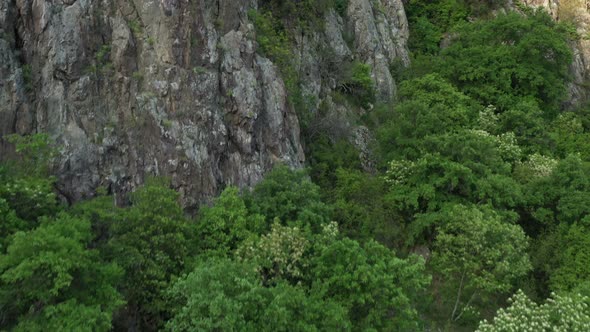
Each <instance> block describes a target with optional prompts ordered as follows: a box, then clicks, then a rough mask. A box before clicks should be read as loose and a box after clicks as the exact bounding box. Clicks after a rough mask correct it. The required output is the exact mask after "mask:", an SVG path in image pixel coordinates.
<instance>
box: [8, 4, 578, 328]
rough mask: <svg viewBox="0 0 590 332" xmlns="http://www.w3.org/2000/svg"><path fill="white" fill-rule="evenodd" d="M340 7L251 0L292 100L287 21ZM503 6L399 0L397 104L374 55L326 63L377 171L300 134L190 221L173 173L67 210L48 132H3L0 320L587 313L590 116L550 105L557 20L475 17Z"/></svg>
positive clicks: (446, 324) (467, 318)
mask: <svg viewBox="0 0 590 332" xmlns="http://www.w3.org/2000/svg"><path fill="white" fill-rule="evenodd" d="M346 6H347V2H346V1H339V0H335V1H328V0H326V1H298V2H281V1H262V2H261V6H260V10H259V11H258V12H251V13H250V16H251V19H252V20H253V21H254V24H255V25H256V28H257V29H258V30H257V32H258V36H257V40H258V43H259V44H260V50H261V51H262V52H264V53H265V55H266V56H268V57H269V58H271V59H272V60H273V61H275V63H277V65H279V66H280V68H281V72H282V75H283V76H284V78H285V81H286V84H287V86H288V87H289V92H290V93H291V97H292V99H291V103H292V104H293V105H295V104H297V103H299V102H301V99H303V98H304V96H303V94H301V91H299V90H298V89H299V85H300V84H299V83H300V80H301V78H300V77H299V76H298V73H297V72H296V71H295V69H294V68H295V67H294V66H293V64H292V63H291V62H290V61H291V59H290V58H289V56H288V50H289V47H290V46H289V45H290V44H291V42H292V40H291V39H290V38H292V36H290V35H289V33H290V32H289V31H293V29H300V30H305V29H317V28H318V24H320V23H319V22H321V19H320V18H321V17H322V15H324V14H325V12H326V10H328V9H330V8H335V9H336V11H337V12H339V13H340V14H342V13H343V12H344V11H345V9H346ZM497 6H498V4H496V3H494V2H486V5H485V6H482V5H476V3H475V2H460V1H455V0H444V1H435V2H428V4H426V3H425V2H422V1H413V0H411V1H410V2H409V5H408V7H407V10H408V17H409V22H410V30H411V31H415V34H414V35H413V37H412V40H411V43H410V45H411V48H412V52H413V61H412V65H411V66H410V67H409V68H403V67H399V66H396V65H395V64H392V66H391V68H392V72H393V73H392V74H394V76H395V77H397V78H398V79H399V81H400V82H399V83H400V84H399V91H398V97H397V100H395V101H391V102H389V103H384V102H377V99H376V98H375V91H374V86H373V83H372V82H373V81H372V79H371V77H370V68H368V67H367V66H368V65H366V64H364V63H360V62H357V61H353V62H351V63H350V64H348V66H344V67H342V68H340V69H341V70H342V71H343V72H342V73H339V75H338V76H339V77H341V78H342V80H341V81H340V82H339V84H340V87H341V91H340V92H341V93H343V94H347V95H348V96H349V97H351V98H353V99H356V101H357V103H356V104H354V107H355V108H358V109H362V112H364V114H361V115H359V116H358V118H357V119H356V120H357V121H358V122H359V123H361V124H363V125H365V126H367V127H368V128H370V129H371V132H372V135H373V136H374V137H375V142H374V144H373V146H371V153H372V155H373V158H374V159H375V161H376V162H375V167H374V169H373V170H372V171H373V172H367V171H366V169H365V168H363V163H362V161H361V160H360V157H359V153H358V151H357V150H356V148H355V147H354V146H353V144H351V143H350V142H349V141H348V140H346V139H342V138H341V137H333V136H330V134H329V133H327V132H322V133H315V134H314V135H313V136H308V137H306V138H305V139H307V146H306V149H307V155H308V161H309V162H308V168H307V169H306V170H295V171H294V170H290V169H288V168H287V167H284V166H277V167H276V168H275V169H274V170H273V171H272V172H270V173H269V174H268V175H267V176H266V178H265V179H264V180H262V181H261V182H260V183H259V184H257V185H256V186H255V187H254V188H252V189H251V190H247V189H244V190H239V189H237V188H234V187H227V188H226V189H225V190H224V191H223V192H222V193H221V194H220V196H219V197H217V198H216V199H214V200H213V201H212V202H211V204H210V205H209V206H203V207H202V208H201V209H200V211H199V213H198V214H197V215H196V216H187V215H185V213H184V212H183V210H182V208H181V207H180V205H179V203H178V195H179V194H178V193H177V192H176V191H174V190H172V189H170V186H169V183H168V182H167V181H166V179H151V180H149V181H147V182H146V184H145V185H144V186H143V187H141V188H139V189H138V190H137V191H135V192H134V193H132V194H131V195H130V197H129V200H128V202H127V204H123V205H124V206H117V205H115V201H114V199H113V197H112V196H110V195H108V188H105V189H104V190H102V191H101V192H99V193H97V195H96V197H95V198H94V199H91V200H88V201H85V202H81V203H77V204H74V205H72V206H66V205H65V204H62V203H60V201H59V200H58V195H57V192H56V191H55V188H54V182H55V179H54V178H53V177H51V176H49V175H50V167H49V164H50V161H51V158H52V156H53V155H54V153H55V150H54V149H55V148H56V147H55V146H53V145H52V144H50V142H49V140H48V137H47V136H45V135H30V136H26V137H18V136H12V137H8V138H6V139H7V140H8V141H9V142H11V143H12V144H14V146H15V151H16V153H17V154H16V157H15V158H14V159H13V160H10V161H9V162H6V163H4V164H2V165H0V232H1V233H0V236H1V238H0V325H1V326H2V328H6V329H8V330H16V331H42V330H64V331H109V330H141V331H154V330H169V331H201V330H203V331H234V330H237V331H254V330H263V331H349V330H350V331H433V330H446V331H463V330H465V331H472V330H476V329H477V330H478V331H482V332H483V331H525V330H528V329H530V328H533V330H535V331H560V330H563V331H578V330H579V331H582V330H584V328H587V326H588V324H590V309H589V307H588V306H589V305H590V297H589V296H590V268H589V267H590V251H589V249H588V248H589V245H590V208H589V207H590V146H589V144H590V143H589V142H590V140H589V138H590V112H589V111H588V107H586V106H580V107H578V108H576V109H566V108H565V107H564V106H563V102H564V101H565V100H566V99H567V92H566V87H567V84H568V82H569V76H568V66H569V64H570V62H571V60H572V54H571V51H570V49H569V47H568V42H569V41H570V38H572V34H571V30H570V29H569V28H568V27H567V26H565V25H563V24H557V23H555V22H554V21H552V20H551V19H550V18H549V17H548V16H547V15H546V14H545V13H543V12H542V11H525V12H524V13H507V14H496V15H491V14H489V10H490V9H494V8H496V7H497ZM475 18H477V19H475ZM441 43H442V44H444V45H443V46H444V47H442V48H441V47H440V46H441V45H440V44H441ZM336 102H338V100H336ZM371 108H372V109H371ZM369 109H370V111H367V110H369ZM311 111H312V110H310V109H307V108H303V109H302V110H300V115H301V112H303V114H304V115H302V116H308V115H305V112H311ZM321 111H325V110H321V109H320V110H318V112H321ZM305 119H306V120H307V121H313V119H314V117H312V116H309V117H306V118H305ZM304 133H305V134H309V133H308V132H304ZM537 327H538V328H537Z"/></svg>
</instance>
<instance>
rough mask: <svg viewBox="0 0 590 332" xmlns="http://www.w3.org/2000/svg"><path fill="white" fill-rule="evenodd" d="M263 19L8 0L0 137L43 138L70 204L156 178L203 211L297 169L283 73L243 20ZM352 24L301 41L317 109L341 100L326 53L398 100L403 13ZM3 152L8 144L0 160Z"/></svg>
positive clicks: (2, 13)
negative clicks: (49, 142) (395, 75)
mask: <svg viewBox="0 0 590 332" xmlns="http://www.w3.org/2000/svg"><path fill="white" fill-rule="evenodd" d="M256 8H257V3H256V0H194V1H193V0H191V1H189V0H99V1H92V0H3V1H1V2H0V136H3V135H6V134H10V133H19V134H27V133H34V132H47V133H49V134H50V135H51V136H52V137H53V138H54V139H55V140H56V141H57V143H58V145H59V146H60V148H61V151H60V157H59V158H58V160H57V162H56V165H55V173H56V174H57V175H58V187H59V190H60V192H61V193H62V196H63V197H64V198H66V199H67V200H68V201H76V200H80V199H83V198H86V197H90V196H92V195H93V193H94V192H95V190H96V188H97V187H99V186H106V187H108V188H109V190H110V191H111V192H113V193H115V194H119V193H125V192H128V191H130V190H133V189H134V188H135V187H136V186H138V185H140V184H141V183H143V181H144V180H145V177H146V176H148V175H162V176H168V177H170V179H171V181H172V184H173V186H174V187H176V188H177V189H178V190H179V191H180V193H181V195H182V200H183V204H184V205H185V206H186V207H196V206H197V205H198V204H199V203H201V202H203V201H205V200H207V199H208V198H210V197H211V196H213V195H215V194H217V193H218V192H219V190H220V189H221V188H223V187H224V186H226V185H237V186H241V187H243V186H250V185H252V184H254V183H256V182H257V181H259V180H260V179H261V178H262V176H263V175H264V173H265V172H266V171H268V170H269V169H270V168H272V166H273V165H274V164H276V163H279V162H282V163H286V164H288V165H290V166H292V167H299V166H301V165H302V163H303V162H304V155H303V150H302V147H301V143H300V137H299V136H300V134H299V123H298V119H297V116H296V115H295V112H294V111H293V110H292V109H291V108H290V107H289V104H288V102H287V91H286V89H285V85H284V83H283V81H282V79H281V77H280V74H279V70H278V69H277V68H276V67H275V65H273V63H272V62H271V61H270V60H269V59H267V58H264V57H262V56H260V55H259V54H258V53H257V45H256V42H255V29H254V27H253V25H252V24H251V22H249V20H248V15H247V12H248V10H250V9H256ZM345 16H346V17H344V18H343V17H340V16H339V15H338V14H336V13H335V12H333V11H332V12H330V13H329V14H328V15H327V17H326V24H325V27H324V28H323V31H318V32H316V33H312V34H309V35H307V36H303V37H302V38H301V39H299V40H298V41H297V45H296V49H298V50H300V52H299V53H297V52H295V53H296V54H294V55H295V58H297V59H299V64H300V66H301V70H303V71H305V72H306V73H307V75H308V77H309V79H306V80H304V81H305V84H304V86H303V89H304V90H305V91H307V92H308V94H309V95H310V96H313V97H316V99H317V101H318V104H319V101H320V100H321V99H322V98H325V97H326V96H327V94H328V92H329V91H330V90H331V89H334V82H332V81H330V80H329V79H326V77H325V76H322V74H321V72H322V70H323V69H325V68H326V67H328V65H329V64H327V63H322V61H318V59H319V58H318V57H317V55H318V51H317V50H318V47H317V46H318V45H320V44H324V43H327V44H326V45H329V48H330V50H331V51H330V54H333V55H335V57H336V59H344V58H347V59H358V60H360V61H363V62H366V63H369V64H371V66H372V68H373V72H372V76H373V79H374V80H375V82H376V86H377V89H378V92H379V96H380V97H381V98H384V99H385V98H391V97H393V96H394V95H395V82H394V81H393V79H392V77H391V75H390V73H389V70H388V68H389V65H390V64H391V63H392V62H393V61H394V60H396V59H398V60H399V61H401V62H403V63H407V62H408V54H407V50H406V45H405V42H406V40H407V37H408V27H407V22H406V18H405V13H404V10H403V6H402V4H401V1H400V0H350V1H349V7H348V12H347V15H345ZM347 36H353V37H348V38H347ZM345 40H348V42H345ZM322 68H323V69H322ZM0 144H4V143H0ZM7 150H8V147H7V146H5V145H0V158H1V157H2V155H5V153H6V151H7Z"/></svg>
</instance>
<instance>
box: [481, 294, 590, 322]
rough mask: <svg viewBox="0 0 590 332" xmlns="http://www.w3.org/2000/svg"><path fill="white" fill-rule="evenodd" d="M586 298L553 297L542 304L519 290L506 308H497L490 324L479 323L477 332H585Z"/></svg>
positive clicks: (589, 318)
mask: <svg viewBox="0 0 590 332" xmlns="http://www.w3.org/2000/svg"><path fill="white" fill-rule="evenodd" d="M589 301H590V299H589V298H588V297H583V296H580V295H563V296H560V295H556V294H552V296H551V298H549V299H547V301H546V302H545V303H543V304H541V305H538V304H536V303H535V302H533V301H532V300H531V299H529V298H528V297H527V296H526V295H525V294H524V293H523V292H522V291H521V290H519V291H518V292H516V294H514V296H512V298H510V300H509V302H510V303H511V304H510V306H509V307H508V308H505V309H500V310H499V311H498V313H497V315H496V317H495V318H494V319H493V321H492V322H488V321H487V320H484V321H482V322H481V323H480V324H479V328H478V329H477V332H528V331H530V332H585V331H588V329H589V328H590V310H589V307H588V302H589Z"/></svg>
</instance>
